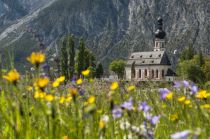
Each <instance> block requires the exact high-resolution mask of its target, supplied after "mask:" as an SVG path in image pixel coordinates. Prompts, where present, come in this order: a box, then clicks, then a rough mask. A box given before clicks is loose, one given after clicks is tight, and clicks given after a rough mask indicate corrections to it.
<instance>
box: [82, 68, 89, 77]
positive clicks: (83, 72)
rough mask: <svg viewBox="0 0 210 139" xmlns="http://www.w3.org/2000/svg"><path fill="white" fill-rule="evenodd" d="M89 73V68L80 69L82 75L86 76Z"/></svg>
mask: <svg viewBox="0 0 210 139" xmlns="http://www.w3.org/2000/svg"><path fill="white" fill-rule="evenodd" d="M89 74H90V70H89V69H87V70H84V71H82V75H84V76H88V75H89Z"/></svg>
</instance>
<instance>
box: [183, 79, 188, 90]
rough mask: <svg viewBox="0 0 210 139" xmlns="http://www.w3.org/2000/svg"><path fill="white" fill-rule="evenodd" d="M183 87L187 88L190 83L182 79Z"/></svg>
mask: <svg viewBox="0 0 210 139" xmlns="http://www.w3.org/2000/svg"><path fill="white" fill-rule="evenodd" d="M182 83H183V85H184V87H186V88H188V87H189V86H190V83H189V82H188V81H186V80H184V81H182Z"/></svg>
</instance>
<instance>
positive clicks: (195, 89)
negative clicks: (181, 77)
mask: <svg viewBox="0 0 210 139" xmlns="http://www.w3.org/2000/svg"><path fill="white" fill-rule="evenodd" d="M190 89H191V94H192V95H194V94H196V93H197V92H198V87H197V86H196V85H195V84H193V85H192V86H191V88H190Z"/></svg>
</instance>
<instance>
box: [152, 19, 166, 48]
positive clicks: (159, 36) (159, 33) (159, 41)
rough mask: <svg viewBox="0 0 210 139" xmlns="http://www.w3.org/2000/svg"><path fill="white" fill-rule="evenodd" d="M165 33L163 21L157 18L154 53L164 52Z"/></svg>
mask: <svg viewBox="0 0 210 139" xmlns="http://www.w3.org/2000/svg"><path fill="white" fill-rule="evenodd" d="M165 36H166V33H165V32H164V31H163V19H162V18H161V17H159V18H158V24H157V30H156V32H155V48H154V51H164V50H165V48H164V47H165V46H164V45H165V40H164V38H165Z"/></svg>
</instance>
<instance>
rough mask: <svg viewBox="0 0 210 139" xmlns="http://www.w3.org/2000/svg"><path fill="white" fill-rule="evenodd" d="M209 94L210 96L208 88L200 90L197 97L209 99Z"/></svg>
mask: <svg viewBox="0 0 210 139" xmlns="http://www.w3.org/2000/svg"><path fill="white" fill-rule="evenodd" d="M209 96H210V93H207V92H206V90H200V91H199V92H198V94H197V95H196V98H199V99H207V97H209Z"/></svg>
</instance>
